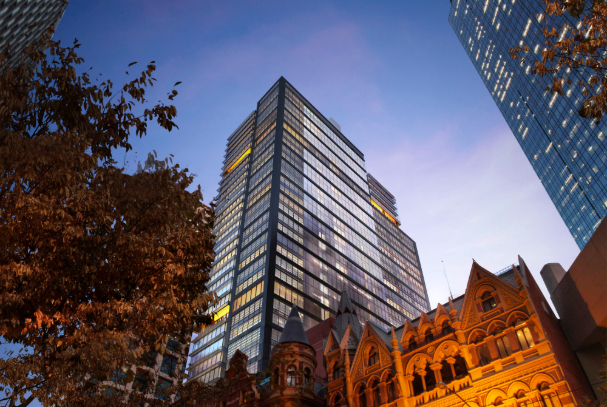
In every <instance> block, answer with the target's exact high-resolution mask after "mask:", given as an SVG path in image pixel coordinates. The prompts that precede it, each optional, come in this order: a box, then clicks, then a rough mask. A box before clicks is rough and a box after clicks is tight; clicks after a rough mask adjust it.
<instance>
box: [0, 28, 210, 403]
mask: <svg viewBox="0 0 607 407" xmlns="http://www.w3.org/2000/svg"><path fill="white" fill-rule="evenodd" d="M78 48H79V44H78V42H77V41H74V44H73V45H71V46H67V47H64V46H62V45H61V44H60V43H59V42H55V41H52V40H51V39H50V32H49V33H47V34H46V35H45V36H44V37H43V38H42V39H41V40H40V41H39V42H38V43H36V44H33V45H31V46H30V47H28V49H27V51H26V55H27V57H28V58H30V59H31V61H33V63H24V62H22V63H21V64H19V65H18V66H16V67H14V68H9V69H6V70H5V71H4V72H3V73H2V75H1V76H0V335H1V337H0V340H1V341H3V342H5V343H7V342H8V343H13V344H18V345H19V346H22V347H23V350H22V351H21V352H17V353H14V354H11V355H6V356H5V357H4V358H3V359H0V405H7V406H19V405H21V406H26V405H28V404H30V403H31V402H32V400H33V399H34V398H37V399H38V400H39V401H40V402H41V403H42V404H43V405H45V406H51V405H55V406H64V405H79V406H80V405H82V406H84V405H95V406H100V405H112V404H113V402H112V400H111V395H112V394H113V393H114V392H112V391H104V388H107V383H108V382H109V381H110V380H111V379H112V378H114V377H115V376H116V374H117V373H120V372H121V371H122V372H126V373H127V376H128V377H127V379H128V380H132V376H133V369H134V368H131V367H132V366H133V365H139V364H140V360H141V358H142V357H143V356H144V355H145V354H147V352H149V351H151V350H153V351H156V352H158V353H161V354H162V353H164V352H165V351H166V343H167V340H168V338H169V336H170V337H172V338H175V339H177V340H178V341H179V342H181V343H184V344H185V343H187V341H188V338H189V335H190V333H191V330H192V329H193V328H194V329H195V328H196V327H198V326H201V325H204V324H208V323H210V322H211V320H212V318H211V315H209V307H210V306H211V305H212V304H213V301H214V299H215V297H214V294H213V293H208V292H207V288H206V283H207V282H208V279H209V274H208V273H209V270H210V266H211V263H212V261H213V255H214V253H213V239H214V238H213V235H212V232H211V230H212V225H213V219H214V211H213V208H212V206H206V205H204V204H203V202H202V199H203V197H202V193H201V191H200V186H199V187H198V189H194V190H193V191H191V190H190V189H191V188H190V186H191V185H192V183H193V176H192V175H191V174H190V173H189V172H188V170H187V169H182V168H180V167H179V165H178V164H173V162H172V159H171V158H168V159H166V160H163V161H162V164H163V165H160V166H157V168H155V170H153V171H147V170H145V171H137V173H134V174H129V173H127V171H126V170H125V169H124V168H121V167H119V166H117V162H116V161H115V160H114V159H113V154H115V153H116V151H122V150H126V151H128V150H130V149H131V144H130V143H129V140H130V138H131V137H143V136H145V135H146V132H147V129H148V124H150V123H156V124H157V125H159V126H160V127H161V128H164V129H166V130H168V131H171V130H173V129H174V128H176V127H177V126H176V124H175V122H174V119H175V116H176V115H177V110H176V108H175V106H173V105H170V104H167V105H165V104H164V103H162V102H159V103H158V104H155V105H153V106H148V104H149V102H148V101H147V100H146V98H145V96H146V89H148V86H152V85H153V84H154V81H155V79H154V78H153V77H152V74H153V72H154V70H155V69H156V67H155V65H154V62H151V63H150V64H148V65H147V66H146V67H145V68H144V70H143V71H142V72H141V73H140V74H139V75H138V76H137V77H136V78H135V79H133V80H131V81H130V82H128V83H125V84H124V85H122V86H120V87H116V88H114V84H113V83H112V82H111V81H110V80H101V79H98V80H96V78H98V76H92V75H93V74H89V73H88V72H90V71H84V70H83V69H82V64H83V59H82V58H81V57H79V56H78V55H77V50H78ZM7 56H8V54H7V53H5V55H4V60H5V58H7ZM24 59H25V58H24ZM1 65H2V60H1V59H0V66H1ZM131 65H133V64H131ZM176 85H177V84H176ZM176 95H177V91H176V90H172V91H171V92H170V93H169V94H168V101H169V102H170V101H172V100H173V98H174V97H175V96H176ZM139 110H140V112H139ZM117 149H118V150H117ZM175 382H176V383H177V385H176V387H175V389H180V391H182V395H183V396H187V389H186V388H184V386H182V385H181V384H180V383H181V380H176V381H175ZM199 387H200V388H198V389H197V390H196V391H198V392H199V394H206V393H205V391H206V392H207V393H208V392H212V391H211V390H209V389H208V388H205V387H204V386H203V385H199ZM119 396H120V397H122V396H121V395H120V394H119ZM148 397H149V396H148ZM186 398H187V397H186ZM148 401H151V402H153V403H157V404H158V403H160V404H162V403H165V402H168V401H166V400H165V401H162V400H159V399H156V398H151V399H150V400H148Z"/></svg>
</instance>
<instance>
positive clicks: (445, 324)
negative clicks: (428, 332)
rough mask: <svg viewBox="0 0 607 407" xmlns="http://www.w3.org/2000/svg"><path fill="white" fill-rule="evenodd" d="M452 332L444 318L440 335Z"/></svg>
mask: <svg viewBox="0 0 607 407" xmlns="http://www.w3.org/2000/svg"><path fill="white" fill-rule="evenodd" d="M452 332H453V328H452V327H451V325H449V321H447V320H445V322H443V325H442V328H441V332H440V333H441V335H448V334H450V333H452Z"/></svg>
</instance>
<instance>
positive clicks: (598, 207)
mask: <svg viewBox="0 0 607 407" xmlns="http://www.w3.org/2000/svg"><path fill="white" fill-rule="evenodd" d="M544 12H545V5H544V4H543V3H542V2H541V1H538V0H517V1H514V0H452V2H451V11H450V13H449V23H450V24H451V27H453V30H454V31H455V34H456V35H457V37H458V38H459V40H460V42H461V44H462V46H463V47H464V49H465V51H466V53H467V54H468V56H469V57H470V60H471V61H472V63H473V64H474V67H475V68H476V70H477V72H478V74H479V75H480V76H481V78H482V80H483V81H484V82H485V85H486V86H487V89H488V90H489V92H490V93H491V96H492V97H493V100H494V101H495V103H496V104H497V107H498V108H499V109H500V111H501V112H502V115H503V116H504V119H506V122H507V123H508V125H509V126H510V129H511V130H512V132H513V133H514V136H515V137H516V139H517V141H518V142H519V144H520V145H521V147H522V149H523V151H524V152H525V155H526V156H527V158H528V159H529V162H530V163H531V165H532V167H533V169H534V170H535V172H536V174H537V175H538V177H539V178H540V181H541V182H542V184H543V185H544V188H546V191H547V192H548V195H549V196H550V198H551V199H552V202H553V203H554V205H555V206H556V208H557V210H558V211H559V213H560V214H561V217H562V218H563V220H564V221H565V224H566V225H567V227H568V228H569V231H570V232H571V234H572V235H573V238H574V239H575V241H576V243H577V244H578V246H579V247H580V249H582V248H584V246H585V245H586V243H587V242H588V240H589V239H590V237H591V236H592V234H593V233H594V231H595V230H596V228H597V227H598V225H599V223H600V222H601V219H603V218H604V217H605V216H606V215H607V170H606V166H607V142H606V141H605V137H606V133H607V123H606V120H605V119H603V121H602V122H601V123H600V124H598V125H597V124H595V123H594V122H591V121H588V120H586V119H583V118H582V117H580V116H579V115H578V113H577V112H578V109H579V108H580V106H581V101H582V100H583V95H582V94H581V92H580V89H579V88H578V87H577V86H576V83H577V82H578V80H579V78H580V77H581V76H580V74H579V73H577V72H570V74H569V75H570V77H569V78H570V79H571V81H572V84H571V85H567V86H566V87H565V88H564V92H565V94H564V95H561V96H557V95H555V94H552V93H551V92H546V91H544V86H540V85H539V82H540V81H542V79H541V78H540V77H539V76H536V75H533V74H532V73H531V70H532V66H531V64H532V60H533V59H539V58H540V57H541V50H542V48H543V44H544V41H545V39H544V37H543V35H542V31H541V30H542V27H544V24H543V22H544V18H545V16H544ZM565 18H566V16H565ZM555 24H556V23H555ZM564 24H565V20H564V19H559V20H558V24H556V25H555V27H556V28H557V29H558V30H559V31H560V32H561V33H562V32H563V26H564ZM525 45H527V46H529V49H530V50H529V52H528V53H527V55H525V53H521V57H522V56H526V57H527V61H526V62H524V63H521V60H520V59H519V60H513V59H511V58H510V54H509V52H508V50H509V49H511V48H514V47H517V46H521V48H522V47H523V46H525ZM548 81H550V78H544V79H543V83H544V85H545V84H546V82H548Z"/></svg>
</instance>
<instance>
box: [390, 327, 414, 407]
mask: <svg viewBox="0 0 607 407" xmlns="http://www.w3.org/2000/svg"><path fill="white" fill-rule="evenodd" d="M390 329H391V339H390V343H391V344H392V352H391V353H390V354H391V355H392V361H393V362H394V369H395V370H396V377H395V380H396V383H397V384H398V386H399V387H400V394H402V395H403V396H404V397H410V395H411V394H412V393H411V391H410V388H409V383H407V382H406V381H405V371H404V369H403V360H402V358H401V354H400V350H399V348H398V339H397V338H396V332H394V327H392V328H390ZM394 387H396V386H394ZM394 397H397V395H396V394H395V395H394ZM397 406H399V407H403V406H404V401H399V402H397Z"/></svg>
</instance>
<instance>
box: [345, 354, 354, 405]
mask: <svg viewBox="0 0 607 407" xmlns="http://www.w3.org/2000/svg"><path fill="white" fill-rule="evenodd" d="M344 353H345V355H344V379H345V381H346V399H347V400H348V405H350V406H354V389H353V388H352V373H350V356H349V354H348V349H345V350H344Z"/></svg>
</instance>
